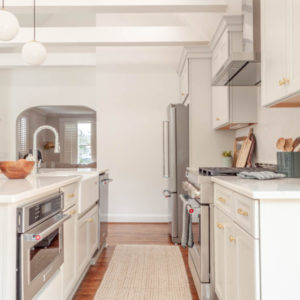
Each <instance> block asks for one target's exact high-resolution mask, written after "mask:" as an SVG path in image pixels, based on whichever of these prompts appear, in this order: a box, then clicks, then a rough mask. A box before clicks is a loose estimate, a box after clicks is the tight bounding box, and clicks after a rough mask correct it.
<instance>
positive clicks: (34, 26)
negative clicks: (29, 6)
mask: <svg viewBox="0 0 300 300" xmlns="http://www.w3.org/2000/svg"><path fill="white" fill-rule="evenodd" d="M3 1H4V0H3ZM33 40H34V41H35V0H33Z"/></svg>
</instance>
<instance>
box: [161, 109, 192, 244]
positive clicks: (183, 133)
mask: <svg viewBox="0 0 300 300" xmlns="http://www.w3.org/2000/svg"><path fill="white" fill-rule="evenodd" d="M188 165H189V107H188V106H184V105H183V104H170V105H169V106H168V109H167V120H166V121H163V177H165V178H167V179H168V188H167V189H166V190H164V192H163V194H164V197H165V198H166V199H167V201H168V207H169V233H170V235H171V238H172V241H173V243H180V241H181V234H182V202H181V201H180V198H179V195H180V194H181V193H182V192H183V190H182V182H183V181H184V180H185V170H186V168H187V167H188Z"/></svg>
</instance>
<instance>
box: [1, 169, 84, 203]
mask: <svg viewBox="0 0 300 300" xmlns="http://www.w3.org/2000/svg"><path fill="white" fill-rule="evenodd" d="M64 179H65V180H62V181H60V182H56V183H53V184H49V185H47V186H45V187H41V188H38V189H36V190H33V191H32V190H30V191H28V192H24V193H20V194H17V195H7V196H5V195H4V196H0V204H3V205H9V204H15V203H17V202H20V201H25V200H27V199H29V198H32V197H36V196H38V195H39V194H44V193H48V192H50V191H52V190H55V189H59V188H60V187H63V186H65V185H68V184H72V183H75V182H79V181H80V180H81V176H80V175H72V176H65V177H64Z"/></svg>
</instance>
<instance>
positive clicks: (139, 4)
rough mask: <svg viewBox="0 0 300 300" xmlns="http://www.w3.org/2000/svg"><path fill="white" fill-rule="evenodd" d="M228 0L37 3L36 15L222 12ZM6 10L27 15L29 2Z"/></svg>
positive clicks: (9, 1)
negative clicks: (66, 12) (75, 10)
mask: <svg viewBox="0 0 300 300" xmlns="http://www.w3.org/2000/svg"><path fill="white" fill-rule="evenodd" d="M227 1H228V0H40V1H36V2H37V3H36V6H37V8H38V11H39V13H42V12H45V13H62V12H65V11H66V10H69V9H72V10H74V9H78V10H80V12H93V13H101V12H103V13H123V12H126V13H134V12H137V13H139V12H141V13H147V12H157V13H161V12H223V11H225V10H226V8H227ZM5 5H6V7H7V8H9V9H11V10H12V11H14V12H17V13H22V12H27V11H28V9H31V7H32V0H6V1H5Z"/></svg>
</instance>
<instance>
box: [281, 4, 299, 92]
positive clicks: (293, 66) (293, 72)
mask: <svg viewBox="0 0 300 300" xmlns="http://www.w3.org/2000/svg"><path fill="white" fill-rule="evenodd" d="M283 2H290V5H289V13H288V28H289V30H288V36H289V37H290V41H289V44H288V45H289V53H288V57H289V63H288V69H289V70H288V78H287V79H288V80H289V84H287V90H288V91H287V92H288V94H290V95H292V94H294V93H297V92H299V91H300V1H299V0H289V1H283Z"/></svg>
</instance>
